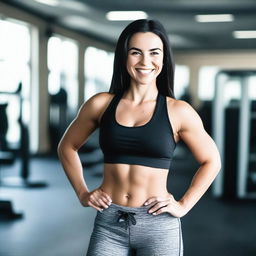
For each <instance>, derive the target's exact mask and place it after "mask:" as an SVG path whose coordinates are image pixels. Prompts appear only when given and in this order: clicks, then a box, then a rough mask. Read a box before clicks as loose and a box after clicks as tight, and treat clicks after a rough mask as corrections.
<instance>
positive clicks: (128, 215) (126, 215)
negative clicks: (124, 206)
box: [117, 210, 136, 230]
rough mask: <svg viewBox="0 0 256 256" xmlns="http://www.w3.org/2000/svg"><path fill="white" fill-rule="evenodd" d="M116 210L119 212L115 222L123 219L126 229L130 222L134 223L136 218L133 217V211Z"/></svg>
mask: <svg viewBox="0 0 256 256" xmlns="http://www.w3.org/2000/svg"><path fill="white" fill-rule="evenodd" d="M117 212H118V214H119V217H118V219H117V222H121V221H125V229H126V230H127V228H128V226H130V224H132V225H136V219H135V217H134V215H135V214H136V213H134V212H125V211H121V210H118V211H117Z"/></svg>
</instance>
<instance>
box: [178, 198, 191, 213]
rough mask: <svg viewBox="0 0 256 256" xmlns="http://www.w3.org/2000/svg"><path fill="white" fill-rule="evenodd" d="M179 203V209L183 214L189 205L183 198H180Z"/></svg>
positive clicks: (186, 211)
mask: <svg viewBox="0 0 256 256" xmlns="http://www.w3.org/2000/svg"><path fill="white" fill-rule="evenodd" d="M179 204H180V206H181V210H182V213H183V215H185V214H187V213H188V211H189V207H188V205H187V204H186V201H185V200H184V199H180V200H179Z"/></svg>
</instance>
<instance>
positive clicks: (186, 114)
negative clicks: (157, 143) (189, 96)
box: [166, 96, 202, 130]
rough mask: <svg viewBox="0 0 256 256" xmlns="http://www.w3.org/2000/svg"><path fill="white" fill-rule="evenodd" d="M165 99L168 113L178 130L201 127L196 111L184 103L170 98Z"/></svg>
mask: <svg viewBox="0 0 256 256" xmlns="http://www.w3.org/2000/svg"><path fill="white" fill-rule="evenodd" d="M166 98H167V108H168V112H169V113H171V115H172V116H173V118H174V119H175V120H176V126H177V127H178V130H182V129H186V128H188V127H198V126H202V120H201V118H200V116H199V115H198V113H197V112H196V110H195V109H194V108H193V107H192V106H191V105H190V104H189V103H187V102H186V101H183V100H176V99H173V98H171V97H168V96H167V97H166Z"/></svg>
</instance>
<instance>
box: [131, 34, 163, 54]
mask: <svg viewBox="0 0 256 256" xmlns="http://www.w3.org/2000/svg"><path fill="white" fill-rule="evenodd" d="M130 47H136V48H139V49H145V50H147V49H153V48H160V49H163V42H162V40H161V38H160V37H159V36H158V35H156V34H154V33H152V32H138V33H135V34H133V35H132V37H131V39H130V41H129V48H130Z"/></svg>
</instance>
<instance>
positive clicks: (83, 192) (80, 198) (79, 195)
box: [77, 190, 89, 203]
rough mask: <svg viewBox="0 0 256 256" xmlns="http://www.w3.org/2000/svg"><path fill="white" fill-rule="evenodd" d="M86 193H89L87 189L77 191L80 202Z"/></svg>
mask: <svg viewBox="0 0 256 256" xmlns="http://www.w3.org/2000/svg"><path fill="white" fill-rule="evenodd" d="M88 194H89V191H87V190H83V191H79V192H78V193H77V196H78V199H79V201H80V202H81V203H82V202H83V200H84V199H85V198H86V197H87V195H88Z"/></svg>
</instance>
